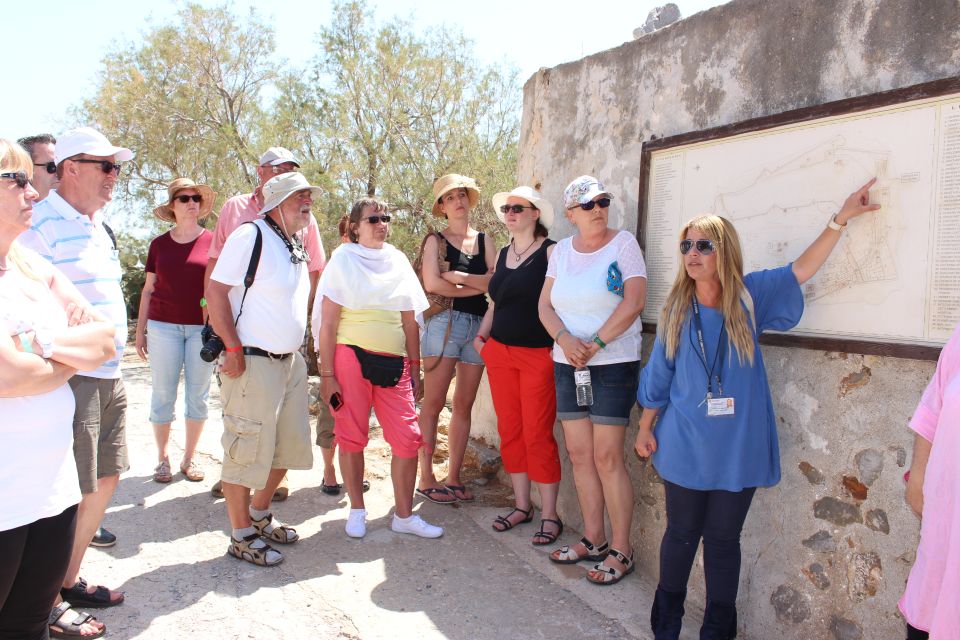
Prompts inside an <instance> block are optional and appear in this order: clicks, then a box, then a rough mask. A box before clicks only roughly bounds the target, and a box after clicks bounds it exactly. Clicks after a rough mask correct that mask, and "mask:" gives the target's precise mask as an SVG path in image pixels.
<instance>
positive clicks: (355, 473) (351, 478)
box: [340, 447, 413, 509]
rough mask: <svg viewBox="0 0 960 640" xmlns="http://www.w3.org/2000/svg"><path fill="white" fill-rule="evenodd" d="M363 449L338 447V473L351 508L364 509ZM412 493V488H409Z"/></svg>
mask: <svg viewBox="0 0 960 640" xmlns="http://www.w3.org/2000/svg"><path fill="white" fill-rule="evenodd" d="M363 466H364V461H363V451H344V450H343V447H340V474H341V475H342V476H343V484H344V486H346V488H347V495H348V496H349V497H350V508H351V509H365V508H366V506H365V504H364V502H363ZM410 493H411V494H412V493H413V489H412V488H411V489H410Z"/></svg>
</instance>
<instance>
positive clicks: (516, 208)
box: [500, 204, 593, 215]
mask: <svg viewBox="0 0 960 640" xmlns="http://www.w3.org/2000/svg"><path fill="white" fill-rule="evenodd" d="M592 208H593V207H591V209H592ZM524 209H536V207H525V206H523V205H522V204H504V205H500V213H502V214H504V215H506V214H508V213H510V212H511V211H512V212H513V213H523V210H524Z"/></svg>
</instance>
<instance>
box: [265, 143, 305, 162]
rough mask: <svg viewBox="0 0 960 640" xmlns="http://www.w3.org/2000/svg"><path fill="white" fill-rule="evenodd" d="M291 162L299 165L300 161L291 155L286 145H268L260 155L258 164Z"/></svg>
mask: <svg viewBox="0 0 960 640" xmlns="http://www.w3.org/2000/svg"><path fill="white" fill-rule="evenodd" d="M288 162H289V163H292V164H295V165H296V166H298V167H299V166H300V161H299V160H297V158H296V157H295V156H294V155H293V152H292V151H290V150H289V149H287V148H286V147H270V148H269V149H267V150H266V151H264V152H263V155H262V156H260V166H261V167H262V166H263V165H270V166H271V167H275V166H277V165H280V164H286V163H288Z"/></svg>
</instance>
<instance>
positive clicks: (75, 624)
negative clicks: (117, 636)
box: [47, 600, 107, 638]
mask: <svg viewBox="0 0 960 640" xmlns="http://www.w3.org/2000/svg"><path fill="white" fill-rule="evenodd" d="M88 622H96V623H100V621H99V620H97V619H96V618H94V617H93V616H92V615H90V614H89V613H87V612H86V611H77V610H76V609H74V608H73V607H72V606H71V605H70V603H69V602H67V601H66V600H64V601H63V602H61V603H60V604H58V605H57V606H55V607H54V608H53V611H51V612H50V618H49V619H48V620H47V625H48V631H49V634H50V637H51V638H102V637H103V634H105V633H106V632H107V626H106V625H103V626H101V628H100V631H98V632H97V633H93V634H89V633H83V632H82V631H81V627H83V625H85V624H87V623H88Z"/></svg>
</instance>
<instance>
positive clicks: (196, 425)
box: [181, 418, 206, 467]
mask: <svg viewBox="0 0 960 640" xmlns="http://www.w3.org/2000/svg"><path fill="white" fill-rule="evenodd" d="M184 423H185V424H186V427H187V439H186V442H185V443H184V445H183V463H182V464H181V466H184V467H185V466H187V465H188V464H190V461H191V460H193V456H194V454H195V453H196V451H197V443H198V442H200V434H202V433H203V425H204V424H205V423H206V420H191V419H190V418H187V419H185V420H184Z"/></svg>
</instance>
